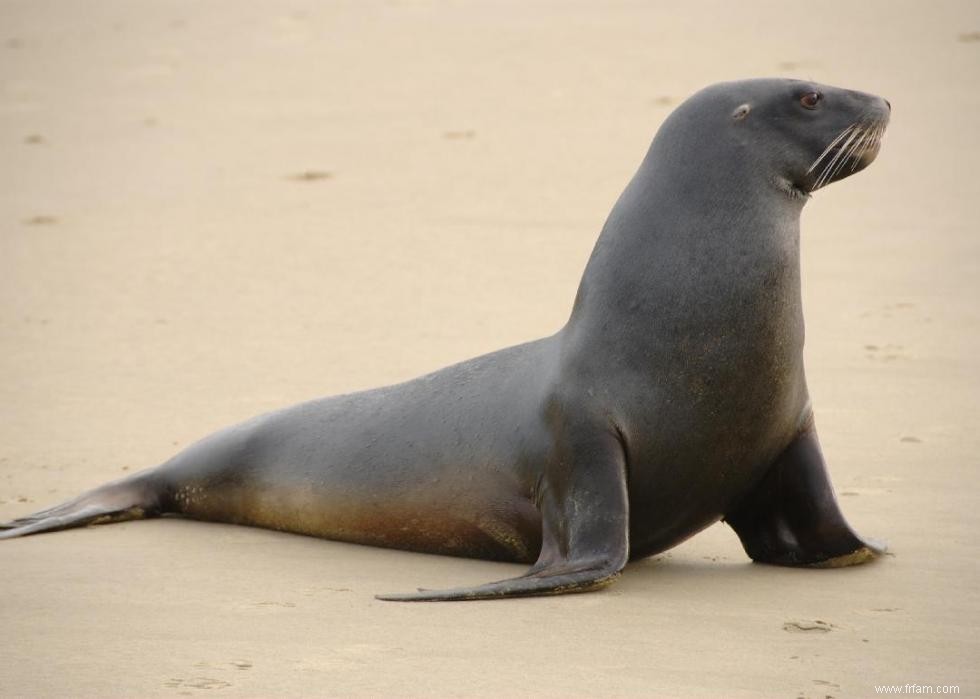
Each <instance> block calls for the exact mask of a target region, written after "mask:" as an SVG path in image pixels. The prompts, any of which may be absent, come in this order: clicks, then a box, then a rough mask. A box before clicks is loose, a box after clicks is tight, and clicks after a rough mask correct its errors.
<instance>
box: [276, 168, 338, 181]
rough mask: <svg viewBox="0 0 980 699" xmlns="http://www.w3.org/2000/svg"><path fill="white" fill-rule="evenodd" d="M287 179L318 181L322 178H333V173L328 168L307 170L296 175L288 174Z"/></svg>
mask: <svg viewBox="0 0 980 699" xmlns="http://www.w3.org/2000/svg"><path fill="white" fill-rule="evenodd" d="M286 179H287V180H292V181H293V182H318V181H320V180H330V179H333V173H332V172H328V171H327V170H306V171H304V172H298V173H296V174H294V175H287V176H286Z"/></svg>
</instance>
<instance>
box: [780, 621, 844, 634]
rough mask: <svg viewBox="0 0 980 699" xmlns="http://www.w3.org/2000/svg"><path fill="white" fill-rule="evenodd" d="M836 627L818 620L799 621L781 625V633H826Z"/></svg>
mask: <svg viewBox="0 0 980 699" xmlns="http://www.w3.org/2000/svg"><path fill="white" fill-rule="evenodd" d="M836 628H837V627H836V626H834V625H833V624H831V623H828V622H826V621H822V620H820V619H801V620H797V621H787V622H785V623H783V631H789V632H790V633H828V632H829V631H832V630H833V629H836Z"/></svg>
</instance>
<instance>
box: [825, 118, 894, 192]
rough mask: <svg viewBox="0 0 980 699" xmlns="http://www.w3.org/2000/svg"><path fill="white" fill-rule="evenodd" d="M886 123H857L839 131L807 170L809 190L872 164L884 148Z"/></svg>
mask: <svg viewBox="0 0 980 699" xmlns="http://www.w3.org/2000/svg"><path fill="white" fill-rule="evenodd" d="M887 125H888V122H887V121H884V120H882V121H871V122H855V123H853V124H850V125H849V126H847V127H846V128H845V129H844V130H843V131H841V132H840V133H839V134H837V136H836V137H835V138H834V139H833V140H832V141H831V142H830V144H829V145H828V146H827V147H826V148H825V149H824V150H823V152H822V153H821V154H820V155H818V156H817V159H816V160H814V161H813V164H812V165H810V168H809V169H808V170H807V171H806V175H807V178H809V179H810V186H809V187H808V190H809V191H810V192H814V191H816V190H818V189H820V188H821V187H823V186H824V185H826V184H829V183H830V182H834V181H836V180H838V179H841V178H843V177H847V176H848V175H850V174H853V173H855V172H858V171H859V170H863V169H864V168H866V167H867V166H868V165H870V164H871V163H872V161H873V160H874V159H875V158H876V157H877V156H878V152H879V151H880V150H881V139H882V137H883V136H884V134H885V127H886V126H887Z"/></svg>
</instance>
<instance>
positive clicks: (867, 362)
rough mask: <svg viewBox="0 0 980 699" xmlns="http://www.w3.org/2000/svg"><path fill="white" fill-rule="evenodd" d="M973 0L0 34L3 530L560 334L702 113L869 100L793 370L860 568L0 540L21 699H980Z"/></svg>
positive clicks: (107, 535) (822, 244)
mask: <svg viewBox="0 0 980 699" xmlns="http://www.w3.org/2000/svg"><path fill="white" fill-rule="evenodd" d="M978 32H980V9H978V5H977V4H975V3H972V2H960V3H954V2H944V3H936V4H930V5H928V6H926V5H925V4H922V3H897V2H894V3H893V2H876V3H845V2H834V3H820V4H819V6H818V7H815V8H814V7H811V8H803V7H800V6H793V5H788V4H786V3H776V2H771V3H768V2H767V3H700V2H686V3H668V2H664V3H656V4H654V3H651V4H649V6H648V5H646V4H642V3H623V4H620V3H615V4H612V3H610V4H606V3H602V4H600V3H585V2H574V3H544V4H536V5H535V7H532V8H528V7H526V6H525V5H524V4H523V3H516V2H515V3H485V4H482V5H479V6H476V5H473V6H471V5H469V4H466V3H449V2H446V3H442V2H422V1H419V2H413V1H410V0H404V1H391V2H356V3H329V4H328V3H317V2H312V1H302V0H294V1H292V2H287V3H281V2H280V3H277V2H250V3H238V2H230V1H225V2H209V3H197V2H190V1H189V0H181V1H177V0H174V1H169V2H155V3H150V2H124V1H123V0H118V1H117V2H104V1H99V2H91V3H81V2H71V1H70V0H61V1H53V0H52V1H45V2H29V1H27V0H22V1H10V0H5V1H4V2H2V3H0V125H2V126H0V161H2V162H3V163H4V165H3V167H0V404H2V406H3V407H2V409H0V518H3V519H6V518H10V517H14V516H18V515H21V514H25V513H28V512H31V511H34V510H36V509H39V508H41V507H44V506H47V505H49V504H51V503H53V502H56V501H60V500H62V499H65V498H67V497H69V496H72V495H74V494H76V493H78V492H79V491H81V490H83V489H86V488H89V487H92V486H95V485H98V484H100V483H102V482H104V481H106V480H109V479H112V478H116V477H119V476H121V475H124V474H125V473H126V472H127V471H130V470H135V469H139V468H143V467H145V466H149V465H153V464H155V463H159V462H160V461H162V460H164V459H165V458H167V457H168V456H169V455H171V454H172V453H173V452H174V451H175V450H177V449H178V448H180V447H182V446H185V445H187V444H188V443H189V442H191V441H193V440H195V439H197V438H198V437H201V436H203V435H205V434H207V433H209V432H211V431H213V430H215V429H217V428H219V427H222V426H224V425H227V424H230V423H232V422H236V421H238V420H241V419H244V418H246V417H249V416H251V415H254V414H256V413H259V412H263V411H266V410H269V409H273V408H276V407H280V406H283V405H287V404H290V403H293V402H297V401H300V400H303V399H307V398H311V397H315V396H319V395H326V394H331V393H338V392H344V391H351V390H356V389H359V388H366V387H370V386H376V385H381V384H385V383H391V382H394V381H398V380H402V379H407V378H410V377H412V376H415V375H418V374H420V373H423V372H426V371H429V370H432V369H435V368H438V367H440V366H443V365H445V364H448V363H450V362H453V361H457V360H461V359H465V358H467V357H471V356H474V355H477V354H480V353H483V352H487V351H490V350H493V349H497V348H499V347H502V346H505V345H509V344H514V343H517V342H521V341H524V340H528V339H532V338H535V337H540V336H543V335H546V334H549V333H551V332H553V331H554V330H556V329H557V328H558V327H560V326H561V324H562V323H563V322H564V321H565V319H566V318H567V314H568V312H569V310H570V307H571V302H572V298H573V295H574V292H575V288H576V285H577V283H578V279H579V275H580V274H581V270H582V268H583V267H584V264H585V261H586V259H587V257H588V254H589V252H590V250H591V248H592V245H593V243H594V241H595V237H596V235H597V233H598V231H599V228H600V227H601V225H602V223H603V220H604V217H605V215H606V213H607V212H608V210H609V208H610V207H611V205H612V203H613V202H614V200H615V198H616V196H617V195H618V194H619V192H620V190H621V189H622V188H623V186H625V184H626V182H627V180H628V179H629V177H630V176H631V175H632V173H633V171H634V169H635V168H636V166H637V164H638V163H639V161H640V159H641V157H642V155H643V153H644V152H645V149H646V147H647V145H648V143H649V140H650V138H651V137H652V135H653V133H654V132H655V130H656V128H657V126H658V125H659V124H660V122H661V121H662V120H663V119H664V118H665V117H666V115H667V114H668V113H669V112H670V110H671V109H672V108H673V106H675V105H676V104H677V103H678V102H679V101H680V100H682V99H683V98H684V97H685V96H687V95H689V94H690V93H692V92H694V91H695V90H697V89H699V88H700V87H702V86H704V85H706V84H709V83H712V82H717V81H719V80H726V79H737V78H743V77H752V76H768V75H784V76H796V77H808V78H813V79H815V80H819V81H821V82H826V83H830V84H837V85H841V86H846V87H853V88H856V89H863V90H867V91H870V92H875V93H878V94H881V95H884V96H886V97H887V98H888V99H889V100H890V101H891V103H892V105H893V107H894V114H893V121H892V125H891V127H890V129H889V133H888V135H887V136H886V139H885V143H884V147H883V150H882V154H881V155H880V157H879V158H878V161H877V162H876V163H875V164H874V165H873V166H872V167H871V168H869V169H868V170H867V171H866V172H864V173H862V174H860V175H859V176H856V177H854V178H853V179H849V180H847V181H846V182H842V183H840V184H837V185H834V186H831V187H829V188H828V189H827V190H825V191H823V192H820V193H818V194H817V195H816V196H815V197H814V200H813V201H812V202H810V203H809V204H808V205H807V208H806V211H805V212H804V218H803V247H804V250H803V264H804V301H805V306H806V314H807V363H808V376H809V382H810V388H811V393H812V395H813V399H814V404H815V406H816V414H817V419H818V422H819V424H820V430H821V437H822V441H823V445H824V450H825V452H826V454H827V457H828V460H829V463H830V467H831V471H832V476H833V479H834V482H835V485H836V487H837V490H838V493H839V495H840V499H841V501H842V504H843V507H844V509H845V512H846V513H847V515H848V517H849V519H850V520H851V522H852V523H853V524H854V525H855V527H856V528H857V529H858V530H859V531H861V532H862V533H864V534H866V535H870V536H874V537H878V538H881V539H884V540H886V541H887V542H888V543H889V545H890V546H891V555H889V556H887V557H886V558H885V559H883V560H882V561H880V562H877V563H875V564H873V565H868V566H863V567H858V568H854V569H847V570H835V571H801V570H786V569H779V568H771V567H766V566H758V565H753V564H751V563H749V561H748V559H747V558H746V557H745V555H744V553H743V552H742V550H741V547H740V546H739V544H738V541H737V539H736V537H735V536H734V534H733V533H732V532H731V531H730V530H728V529H727V528H726V527H725V526H724V525H718V526H715V527H712V528H711V529H709V530H708V531H706V532H704V533H702V534H700V535H698V536H697V537H695V538H694V539H692V540H690V541H689V542H688V543H686V544H684V545H682V546H680V547H678V548H676V549H675V550H673V551H671V552H669V553H668V554H666V555H663V556H659V557H657V558H654V559H650V560H645V561H642V562H639V563H636V564H633V565H631V566H629V567H628V568H627V570H626V572H625V574H624V575H623V577H622V579H621V580H620V581H619V582H618V583H617V584H616V585H614V586H613V587H611V588H609V589H608V590H606V591H604V592H601V593H596V594H588V595H577V596H565V597H555V598H541V599H526V600H514V601H507V602H491V603H470V604H446V605H398V604H392V603H383V602H379V601H376V600H374V599H373V594H374V593H377V592H392V591H407V590H412V589H414V588H415V587H417V586H425V587H443V586H452V585H465V584H472V583H478V582H484V581H487V580H491V579H498V578H502V577H508V576H510V575H513V574H515V573H517V572H519V571H520V570H521V568H520V567H518V566H508V565H501V564H493V563H487V562H480V561H468V560H461V559H451V558H444V557H437V556H424V555H418V554H409V553H402V552H394V551H385V550H380V549H371V548H365V547H358V546H351V545H345V544H340V543H333V542H326V541H319V540H315V539H309V538H304V537H299V536H290V535H286V534H278V533H274V532H269V531H262V530H253V529H246V528H238V527H230V526H220V525H209V524H203V523H193V522H186V521H179V520H156V521H151V522H134V523H128V524H121V525H116V526H111V527H102V528H92V529H83V530H75V531H69V532H64V533H60V534H56V535H50V536H43V537H32V538H25V539H21V540H14V541H6V542H2V544H0V591H2V594H0V629H2V633H3V639H4V648H3V651H2V654H0V695H2V696H5V697H19V696H39V697H40V696H65V697H67V696H72V697H78V696H85V697H129V696H144V697H156V696H160V697H173V696H202V697H203V696H226V697H239V696H243V697H260V696H435V697H445V696H467V697H469V696H474V697H502V696H553V697H569V696H664V697H721V696H725V697H752V696H773V697H810V698H814V699H816V698H820V699H824V698H825V697H828V696H830V697H834V698H835V699H836V698H839V697H863V696H873V695H874V693H875V692H874V685H876V684H895V685H897V684H902V685H904V684H906V683H916V684H918V685H958V686H959V687H960V695H961V696H978V695H980V673H978V670H977V669H976V658H978V657H980V640H978V636H977V628H978V627H980V592H978V589H980V586H978V582H980V580H978V572H977V571H978V565H977V554H978V547H977V544H976V541H977V538H976V531H977V530H978V528H980V507H978V505H980V499H978V481H977V467H978V458H977V454H978V453H980V437H978V433H977V429H976V428H977V423H978V398H977V396H978V395H980V354H978V350H980V312H978V310H977V300H978V298H980V268H978V267H980V262H978V260H980V242H978V229H977V223H976V216H975V213H974V209H975V208H976V203H977V201H978V197H980V178H978V176H977V167H976V163H977V161H978V159H980V129H978V128H977V113H978V107H980V92H978V90H977V85H980V33H978Z"/></svg>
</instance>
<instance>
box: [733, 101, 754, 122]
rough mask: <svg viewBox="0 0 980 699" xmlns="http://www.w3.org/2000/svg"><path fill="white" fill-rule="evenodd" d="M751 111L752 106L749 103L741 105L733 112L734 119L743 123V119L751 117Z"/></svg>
mask: <svg viewBox="0 0 980 699" xmlns="http://www.w3.org/2000/svg"><path fill="white" fill-rule="evenodd" d="M751 111H752V106H751V105H750V104H749V103H748V102H746V103H745V104H740V105H739V106H737V107H735V111H734V112H732V119H734V120H735V121H741V120H742V119H744V118H745V117H747V116H748V115H749V112H751Z"/></svg>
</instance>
